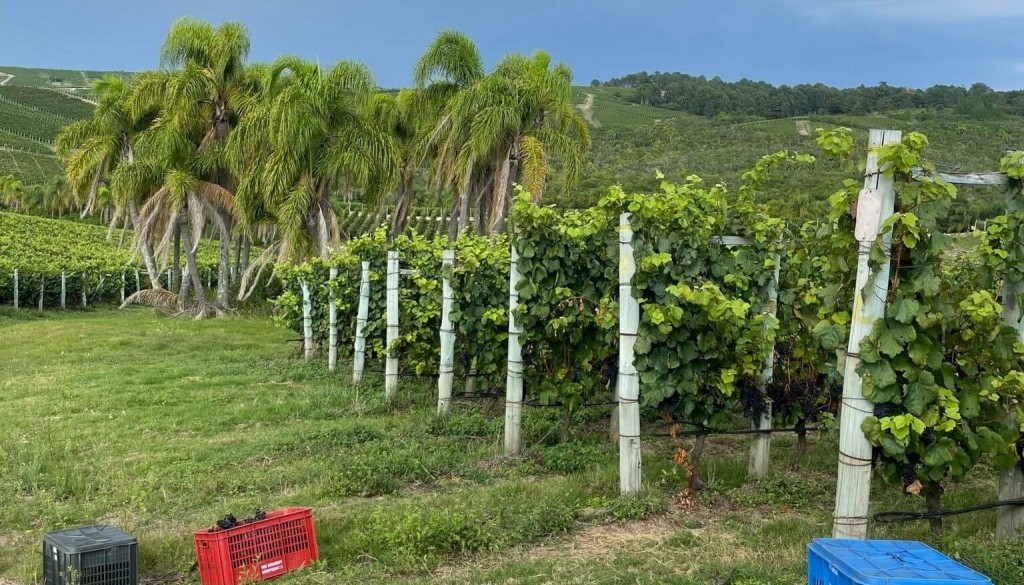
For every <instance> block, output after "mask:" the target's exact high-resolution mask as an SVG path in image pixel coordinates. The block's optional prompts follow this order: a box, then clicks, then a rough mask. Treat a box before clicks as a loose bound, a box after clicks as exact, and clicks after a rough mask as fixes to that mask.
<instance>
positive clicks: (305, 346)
mask: <svg viewBox="0 0 1024 585" xmlns="http://www.w3.org/2000/svg"><path fill="white" fill-rule="evenodd" d="M299 286H301V287H302V350H303V352H302V353H303V359H304V360H305V361H307V362H308V361H309V360H311V359H313V301H312V299H310V297H309V286H308V285H307V284H306V281H305V280H300V281H299Z"/></svg>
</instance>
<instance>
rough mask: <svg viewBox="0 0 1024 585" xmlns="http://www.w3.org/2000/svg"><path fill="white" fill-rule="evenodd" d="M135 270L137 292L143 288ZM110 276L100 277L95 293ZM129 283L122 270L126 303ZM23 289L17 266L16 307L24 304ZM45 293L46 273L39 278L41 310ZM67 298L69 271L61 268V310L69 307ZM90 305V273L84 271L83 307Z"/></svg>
mask: <svg viewBox="0 0 1024 585" xmlns="http://www.w3.org/2000/svg"><path fill="white" fill-rule="evenodd" d="M134 272H135V292H139V291H140V290H142V286H141V281H140V279H139V271H138V270H135V271H134ZM108 276H110V275H109V274H108V275H103V276H101V277H100V281H99V284H97V285H96V290H95V291H94V295H95V294H99V291H100V290H101V289H102V288H103V283H104V281H105V280H106V278H107V277H108ZM127 285H128V276H127V273H125V272H122V273H121V290H120V298H121V303H124V301H125V299H126V298H127V296H128V295H127V290H126V289H127ZM21 290H22V287H21V271H20V270H18V269H17V268H15V269H14V288H13V293H14V296H13V303H12V304H13V306H14V308H15V309H18V308H20V307H21V304H22V303H21ZM45 295H46V275H41V276H40V278H39V299H38V302H37V309H38V310H39V311H42V310H43V308H44V306H45V305H44V299H45ZM67 300H68V273H67V271H66V270H61V271H60V308H61V310H66V309H67V308H68V304H67ZM88 306H89V297H88V274H85V273H83V274H82V308H83V309H84V308H88Z"/></svg>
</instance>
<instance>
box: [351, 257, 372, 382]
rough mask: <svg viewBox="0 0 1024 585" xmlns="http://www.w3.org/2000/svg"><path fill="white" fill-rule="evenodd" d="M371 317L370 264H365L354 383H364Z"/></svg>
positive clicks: (360, 290)
mask: <svg viewBox="0 0 1024 585" xmlns="http://www.w3.org/2000/svg"><path fill="white" fill-rule="evenodd" d="M369 316H370V263H369V262H363V264H362V273H361V274H360V277H359V309H358V310H357V312H356V346H355V350H354V351H353V352H352V383H353V384H359V383H361V382H362V381H363V368H364V366H365V365H366V320H367V318H368V317H369Z"/></svg>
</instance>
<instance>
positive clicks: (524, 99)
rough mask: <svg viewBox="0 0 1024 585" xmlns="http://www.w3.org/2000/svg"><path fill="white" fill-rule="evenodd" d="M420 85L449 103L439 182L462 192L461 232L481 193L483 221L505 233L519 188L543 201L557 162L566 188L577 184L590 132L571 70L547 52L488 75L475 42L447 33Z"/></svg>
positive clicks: (439, 130) (423, 67) (513, 59)
mask: <svg viewBox="0 0 1024 585" xmlns="http://www.w3.org/2000/svg"><path fill="white" fill-rule="evenodd" d="M416 82H417V85H418V86H419V87H422V88H423V89H424V91H425V92H428V93H429V94H431V95H436V96H439V98H440V100H441V101H443V103H444V105H443V108H442V112H441V114H440V116H439V117H438V123H437V126H436V128H435V130H434V131H433V133H432V136H431V138H430V143H431V144H432V145H433V146H434V147H435V148H436V151H437V154H436V157H435V165H434V175H435V178H437V177H440V179H441V180H440V181H439V182H440V183H442V184H448V185H450V186H453V187H455V188H457V189H459V190H460V193H461V194H460V196H459V198H460V204H461V210H460V228H464V227H466V225H467V223H468V217H467V216H468V208H469V203H470V197H471V193H473V192H474V191H475V192H476V193H477V197H479V203H480V205H479V208H478V213H479V220H478V221H480V222H482V221H483V216H484V214H485V213H486V212H487V208H488V207H489V208H490V210H491V211H490V216H491V217H490V223H489V229H488V231H490V232H491V233H494V232H496V231H501V230H503V229H504V227H505V220H506V217H507V214H508V209H509V207H510V204H511V199H512V193H513V190H514V189H513V186H514V184H515V183H517V182H518V183H521V184H523V185H524V187H525V188H526V189H527V190H530V191H531V192H532V193H533V196H534V199H535V200H537V201H539V200H540V198H541V196H542V193H543V189H544V185H545V183H546V180H547V176H548V174H549V172H550V168H551V164H550V160H551V158H552V157H557V158H558V159H559V160H560V161H561V163H562V168H563V172H564V173H565V179H566V180H565V185H566V187H571V186H572V185H574V183H575V181H576V180H577V179H578V177H579V173H580V168H581V167H582V164H583V160H584V158H585V157H586V153H587V151H588V150H589V148H590V131H589V129H588V128H587V124H586V122H585V121H584V119H583V118H582V116H581V115H580V114H579V113H578V112H577V111H576V109H575V108H573V106H572V99H571V96H572V71H571V70H570V69H569V68H568V67H566V66H565V65H563V64H561V63H559V64H556V65H553V66H552V62H551V57H550V56H549V55H548V54H547V53H544V52H542V51H538V52H536V53H534V54H533V55H532V56H530V57H526V56H523V55H519V54H512V55H509V56H507V57H505V59H503V60H502V61H501V62H500V63H499V64H498V65H497V67H495V69H494V71H493V72H492V73H490V74H489V75H484V74H483V67H482V64H481V61H480V60H479V52H478V51H477V50H476V47H475V46H474V45H473V43H472V41H470V40H469V39H468V38H466V37H465V36H464V35H461V34H459V33H454V32H447V33H442V34H441V35H440V36H439V37H438V39H437V40H435V41H434V44H432V45H431V47H430V48H428V50H427V52H426V53H425V54H424V56H423V57H422V58H421V59H420V62H419V63H418V64H417V68H416ZM456 181H458V182H456ZM459 183H461V184H459ZM488 188H489V189H490V190H491V196H490V197H489V198H485V196H484V194H483V191H484V190H486V189H488ZM480 225H481V227H482V223H481V224H480Z"/></svg>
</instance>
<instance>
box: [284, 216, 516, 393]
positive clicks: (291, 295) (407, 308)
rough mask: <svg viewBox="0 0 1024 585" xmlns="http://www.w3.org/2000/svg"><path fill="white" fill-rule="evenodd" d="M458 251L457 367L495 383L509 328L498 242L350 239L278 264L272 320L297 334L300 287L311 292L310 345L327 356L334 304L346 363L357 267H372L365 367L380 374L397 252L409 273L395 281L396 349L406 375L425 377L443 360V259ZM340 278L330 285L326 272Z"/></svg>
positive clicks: (378, 235)
mask: <svg viewBox="0 0 1024 585" xmlns="http://www.w3.org/2000/svg"><path fill="white" fill-rule="evenodd" d="M446 249H453V250H455V255H456V262H455V265H454V267H453V269H452V271H451V273H450V274H449V276H450V277H451V281H452V287H453V290H454V292H455V299H454V301H453V312H452V320H453V322H455V323H456V324H457V328H456V338H457V342H456V368H457V372H459V373H461V374H463V375H464V374H465V373H466V372H468V370H469V369H470V368H471V367H473V368H476V369H477V371H478V373H479V375H480V376H481V377H483V378H485V379H487V380H489V381H490V382H491V383H492V384H496V383H497V380H498V379H499V378H501V379H502V380H503V379H504V375H505V370H504V367H505V352H504V349H505V347H504V343H505V340H506V339H507V330H508V317H507V306H508V266H509V248H508V244H507V242H506V241H505V240H504V239H503V238H498V239H497V240H496V241H493V242H492V241H491V240H489V239H487V238H483V237H480V236H475V235H469V234H463V235H460V236H459V237H458V238H457V239H456V240H454V241H451V242H450V241H449V240H448V239H447V238H443V237H442V238H426V237H423V236H420V235H418V234H415V233H413V234H410V235H402V236H399V237H397V238H394V239H393V240H389V238H388V235H387V231H386V230H385V229H383V228H382V229H379V230H377V231H376V232H375V233H373V234H372V235H366V236H361V237H358V238H355V239H353V240H350V241H349V242H347V243H346V244H345V246H343V247H342V248H341V249H339V250H337V251H335V252H334V253H333V254H331V256H330V257H328V258H326V259H320V258H316V259H312V260H309V261H307V262H304V263H302V264H291V265H282V266H279V267H278V275H279V277H280V278H281V281H282V283H283V284H284V288H285V291H284V293H283V294H282V295H281V296H280V297H278V298H277V300H276V301H275V305H276V307H277V314H276V318H277V319H278V321H279V322H280V323H282V324H283V325H285V326H287V327H289V328H290V329H292V330H294V331H296V332H301V331H302V289H301V282H302V281H305V282H306V283H307V285H308V286H309V289H310V296H311V300H312V311H313V313H312V317H313V340H314V344H315V345H316V347H318V348H320V349H321V350H323V351H326V348H327V344H328V340H329V313H328V311H329V309H328V307H329V302H330V298H331V293H332V292H333V294H334V298H335V299H336V302H337V307H338V309H337V311H338V317H337V318H338V353H339V356H341V358H351V356H352V352H353V348H354V345H355V329H356V315H357V311H358V308H359V286H360V277H361V264H362V262H363V261H368V262H369V263H370V297H369V315H368V321H367V325H366V339H367V343H366V351H367V355H366V357H367V364H368V365H367V368H368V369H370V370H372V369H379V368H380V367H381V366H380V365H377V366H374V364H375V363H377V364H380V363H382V362H383V359H384V357H385V353H386V352H385V342H386V339H385V333H386V327H387V319H386V314H385V310H386V269H387V252H388V251H389V250H395V251H397V252H398V255H399V263H400V267H401V269H402V270H403V271H404V270H411V271H413V272H412V273H411V274H407V275H403V276H401V277H400V286H399V314H400V318H399V338H398V340H397V341H396V347H395V349H396V351H397V352H398V355H399V356H400V360H399V365H400V367H401V371H402V372H403V373H405V374H409V373H413V374H429V373H434V372H436V370H437V367H438V362H439V359H440V343H439V328H440V322H441V279H442V275H443V273H442V266H441V255H442V252H443V251H444V250H446ZM331 268H337V269H338V276H337V277H336V278H334V279H330V278H329V277H330V269H331Z"/></svg>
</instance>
